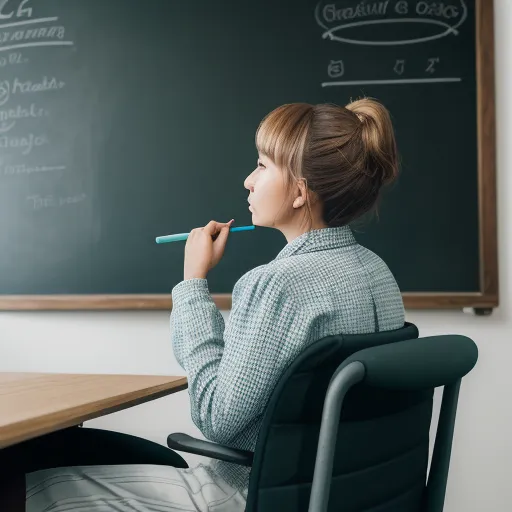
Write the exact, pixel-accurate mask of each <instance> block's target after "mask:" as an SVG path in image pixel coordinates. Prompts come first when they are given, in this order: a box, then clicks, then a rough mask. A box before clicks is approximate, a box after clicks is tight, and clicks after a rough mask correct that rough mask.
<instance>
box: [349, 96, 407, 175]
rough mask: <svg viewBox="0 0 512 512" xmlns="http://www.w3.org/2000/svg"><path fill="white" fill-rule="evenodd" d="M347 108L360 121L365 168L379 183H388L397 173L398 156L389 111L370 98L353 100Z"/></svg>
mask: <svg viewBox="0 0 512 512" xmlns="http://www.w3.org/2000/svg"><path fill="white" fill-rule="evenodd" d="M346 108H347V109H348V110H350V111H352V112H353V113H354V114H355V115H356V116H357V118H358V119H359V121H360V122H361V125H362V130H361V134H362V139H363V145H364V147H365V149H366V156H367V161H368V166H367V169H368V171H369V172H371V173H372V174H374V175H375V176H376V177H378V178H379V179H380V180H381V182H382V184H389V183H391V182H392V181H394V180H395V179H396V177H397V175H398V156H397V149H396V142H395V137H394V132H393V125H392V123H391V117H390V115H389V111H388V110H387V109H386V107H384V105H382V103H380V102H378V101H376V100H374V99H371V98H362V99H359V100H356V101H353V102H351V103H349V104H348V105H347V106H346Z"/></svg>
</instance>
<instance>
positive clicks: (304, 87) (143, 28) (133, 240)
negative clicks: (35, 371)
mask: <svg viewBox="0 0 512 512" xmlns="http://www.w3.org/2000/svg"><path fill="white" fill-rule="evenodd" d="M485 4H486V5H487V6H490V7H486V6H482V5H481V4H480V2H478V1H476V2H475V0H446V1H443V2H432V1H418V0H407V1H404V0H401V1H399V0H388V1H366V0H362V1H359V2H356V1H352V0H345V1H338V2H325V1H320V2H318V1H309V0H281V1H280V2H276V1H275V0H256V1H252V2H244V1H240V0H236V1H235V0H224V1H222V2H212V1H210V0H196V1H194V2H183V1H177V0H168V1H161V0H144V2H142V1H141V0H44V1H43V0H25V1H7V2H4V1H0V180H1V187H0V232H1V236H2V242H3V243H2V251H1V252H0V294H1V296H3V300H2V301H1V303H0V306H1V307H4V308H10V307H11V306H12V307H16V308H21V309H23V308H24V307H30V308H32V307H45V305H46V306H48V304H50V303H49V302H48V300H51V297H53V298H55V297H57V298H59V300H60V302H58V303H60V304H63V303H66V304H67V306H66V307H73V305H77V307H87V299H88V297H89V298H91V297H94V300H96V301H97V300H98V297H99V296H104V297H116V300H117V304H118V305H120V307H123V297H124V296H126V297H134V296H139V295H140V296H145V297H146V298H148V297H149V298H148V300H146V301H143V302H142V303H141V302H138V303H137V304H138V306H137V307H156V306H155V305H156V304H160V305H161V304H162V302H161V301H160V302H159V301H158V297H160V296H162V297H168V294H169V293H170V290H171V288H172V287H173V286H174V285H175V284H176V283H178V282H179V281H180V280H181V279H182V270H183V249H184V244H183V243H174V244H167V245H165V246H164V245H157V244H155V237H156V236H159V235H165V234H170V233H175V232H184V231H188V230H190V229H192V228H194V227H197V226H201V225H204V224H206V223H207V222H208V221H209V220H211V219H216V220H220V221H224V220H226V221H227V220H229V219H231V218H234V219H235V220H236V224H237V225H244V224H250V223H251V216H250V212H249V211H248V209H247V194H248V192H247V191H246V190H245V189H244V187H243V181H244V179H245V177H246V176H247V175H248V174H249V173H250V172H251V171H252V170H253V168H254V165H255V162H256V157H257V155H256V151H255V147H254V133H255V130H256V128H257V126H258V123H259V121H260V120H261V118H262V117H263V116H264V115H265V114H266V113H267V112H269V111H270V110H272V109H273V108H275V107H277V106H278V105H280V104H283V103H288V102H295V101H305V102H310V103H320V102H334V103H338V104H345V103H347V102H349V101H350V100H351V99H355V98H357V97H360V96H363V95H366V96H372V97H375V98H377V99H379V100H380V101H382V102H383V103H384V104H385V105H386V106H387V107H388V108H389V110H390V111H391V114H392V117H393V122H394V125H395V129H396V136H397V141H398V146H399V151H400V157H401V175H400V178H399V180H398V182H397V184H396V185H395V186H394V187H393V188H392V189H390V190H389V192H388V193H387V194H386V196H385V198H384V200H383V203H382V206H381V208H380V214H379V218H378V219H374V220H372V221H370V222H368V223H365V224H363V225H358V226H357V227H355V229H356V231H355V234H356V237H357V238H358V240H359V241H360V242H361V243H362V244H364V245H366V246H367V247H369V248H370V249H372V250H374V251H375V252H377V253H378V254H379V255H381V256H382V257H383V258H384V259H385V261H386V262H387V263H388V264H389V266H390V268H391V270H392V271H393V273H394V274H395V276H396V278H397V281H398V283H399V285H400V287H401V289H402V290H403V292H404V294H405V295H406V296H410V297H411V298H410V299H408V300H410V301H411V302H410V304H411V306H412V307H414V306H415V305H417V306H419V305H420V304H423V305H424V306H425V307H431V306H436V305H438V306H439V305H441V306H453V305H456V306H464V305H467V306H471V305H480V306H486V305H487V306H493V305H496V304H497V286H496V285H495V281H496V274H497V268H496V267H495V261H494V256H495V247H494V246H493V247H491V248H490V249H489V248H488V249H487V250H483V249H482V244H483V243H484V241H485V240H483V239H482V236H487V237H489V236H490V238H488V239H487V243H491V244H492V242H493V241H494V244H495V238H493V229H494V224H493V222H494V219H493V215H494V212H493V207H492V205H490V206H489V204H488V202H487V203H484V201H489V199H492V197H493V196H492V193H493V186H494V182H493V179H494V167H493V162H494V160H493V157H492V152H493V151H494V148H493V147H492V144H493V143H494V139H493V138H494V132H493V131H492V130H493V121H494V118H493V115H494V112H493V107H494V103H493V97H494V96H493V93H492V70H493V68H492V44H489V42H488V41H487V43H486V40H484V38H483V36H481V35H479V31H478V27H479V23H480V24H482V23H490V24H491V25H490V30H491V35H490V37H491V43H492V20H489V19H488V18H489V12H490V15H491V18H492V2H485ZM489 9H490V10H489ZM479 37H480V39H479ZM485 45H487V46H485ZM482 48H487V50H486V51H488V52H490V54H488V55H489V59H488V60H486V61H485V66H486V67H485V68H483V67H481V68H479V67H478V62H479V58H480V57H479V55H480V53H481V51H483V50H482ZM480 61H481V63H483V61H484V59H480ZM482 65H483V64H482ZM482 73H486V75H485V76H483V77H482ZM486 77H487V78H486ZM484 86H485V87H488V94H486V97H485V98H482V97H481V96H482V90H483V89H482V88H483V87H484ZM479 87H480V89H479ZM483 102H487V103H483ZM485 109H487V112H488V113H487V121H488V122H487V125H486V126H487V130H486V131H485V133H483V130H479V127H481V126H483V125H482V117H481V116H482V112H483V110H485ZM489 130H490V132H489ZM479 133H480V136H479ZM483 137H486V139H485V140H484V139H483ZM486 141H487V142H486ZM484 143H485V147H484ZM489 144H491V147H489ZM482 155H484V156H483V157H482ZM486 155H487V156H486ZM485 184H487V185H485ZM483 186H487V188H486V189H485V190H487V193H486V194H483V192H482V190H483V189H482V187H483ZM482 210H484V211H485V212H484V213H485V217H484V216H483V214H482ZM483 223H485V225H486V226H487V227H488V229H487V230H484V229H483ZM484 232H485V233H487V234H485V235H483V233H484ZM284 244H285V239H284V237H283V236H282V235H281V234H280V233H278V232H275V231H273V230H270V229H265V228H261V229H257V230H256V231H255V232H249V233H240V234H237V235H235V236H232V237H231V239H230V242H229V246H228V248H227V251H226V254H225V257H224V259H223V260H222V262H221V263H220V264H219V266H218V267H217V268H216V269H214V270H213V271H212V272H211V274H210V276H209V283H210V289H211V291H212V292H213V293H214V294H229V293H231V290H232V287H233V285H234V283H235V282H236V280H237V279H238V278H239V277H240V276H241V275H242V274H243V273H244V272H246V271H247V270H249V269H250V268H252V267H254V266H256V265H261V264H264V263H267V262H268V261H269V260H271V259H272V258H274V257H275V255H276V254H277V252H278V251H279V250H280V249H281V248H282V247H283V246H284ZM484 274H485V275H484ZM486 276H487V277H488V279H487V280H486ZM161 294H162V295H161ZM38 297H39V298H40V300H38ZM443 297H444V299H443ZM153 299H154V300H153ZM91 300H92V299H91ZM27 301H30V304H31V306H27V304H28V302H27ZM45 301H47V302H45ZM155 301H156V302H155ZM107 302H108V301H107ZM107 302H106V303H107ZM34 304H35V306H34ZM127 304H128V303H124V305H125V306H126V305H127ZM49 307H52V306H51V305H50V306H49ZM106 307H108V306H106Z"/></svg>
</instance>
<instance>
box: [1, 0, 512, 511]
mask: <svg viewBox="0 0 512 512" xmlns="http://www.w3.org/2000/svg"><path fill="white" fill-rule="evenodd" d="M495 5H496V57H497V118H498V185H499V187H498V196H499V197H498V200H499V205H498V210H499V214H498V218H499V240H500V248H499V255H500V274H501V275H500V278H501V279H500V285H501V307H500V308H499V309H498V310H496V311H495V312H494V314H493V315H492V316H490V317H475V316H471V315H468V314H465V313H462V312H460V311H451V312H450V311H422V312H418V311H409V312H408V320H410V321H412V322H414V323H416V324H417V325H418V326H419V328H420V331H421V334H422V335H430V334H437V333H446V332H453V333H461V334H465V335H467V336H470V337H471V338H473V339H474V340H475V341H476V342H477V343H478V347H479V350H480V359H479V363H478V365H477V367H476V369H475V370H474V371H473V372H472V374H471V375H470V376H469V377H468V378H467V379H466V380H465V382H464V384H463V388H462V391H461V397H460V406H459V412H458V423H457V430H456V438H455V443H454V451H453V458H452V466H451V476H450V481H449V488H448V494H447V507H446V511H447V512H482V511H489V512H505V511H506V510H512V485H511V482H510V474H511V473H510V467H511V466H512V439H511V435H512V434H511V433H512V400H511V399H510V395H509V392H510V390H511V389H512V373H509V368H510V363H511V362H512V312H511V307H512V264H511V263H510V260H511V259H512V178H511V176H510V169H511V168H512V146H508V147H507V146H506V143H507V141H510V139H511V136H512V100H511V99H510V96H509V91H511V90H512V67H511V66H510V63H512V36H511V30H510V27H512V3H511V1H510V0H495ZM442 121H443V120H440V122H442ZM444 121H445V122H453V123H454V126H456V114H455V113H452V114H450V116H449V117H448V118H447V119H446V120H444ZM0 325H1V331H2V341H1V352H0V353H1V359H0V371H45V372H85V373H91V372H96V373H148V374H183V372H182V371H181V369H180V368H179V367H178V365H177V364H176V362H175V360H174V357H173V354H172V350H171V345H170V340H169V323H168V314H167V313H164V312H136V313H135V312H121V313H82V312H77V313H3V314H1V315H0ZM509 375H510V376H509ZM90 424H91V425H95V426H101V427H105V428H112V429H115V430H119V431H124V432H129V433H133V434H137V435H141V436H143V437H147V438H149V439H153V440H155V441H158V442H161V443H162V444H165V439H166V436H167V434H168V433H170V432H174V431H186V432H189V433H192V434H197V433H198V432H197V430H196V429H195V427H194V426H193V425H192V423H191V421H190V419H189V406H188V400H187V395H186V393H180V394H178V395H174V396H171V397H166V398H162V399H159V400H157V401H155V402H152V403H148V404H145V405H142V406H139V407H136V408H133V409H131V410H128V411H123V412H119V413H116V414H113V415H110V416H107V417H104V418H101V419H99V420H95V421H93V422H90ZM188 459H189V461H191V462H194V461H196V460H198V458H188Z"/></svg>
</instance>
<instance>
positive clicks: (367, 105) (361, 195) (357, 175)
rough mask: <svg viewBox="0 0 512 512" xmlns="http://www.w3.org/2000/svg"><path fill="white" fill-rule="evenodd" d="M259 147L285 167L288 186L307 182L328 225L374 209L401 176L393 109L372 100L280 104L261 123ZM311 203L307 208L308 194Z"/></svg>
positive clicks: (258, 139)
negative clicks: (343, 104)
mask: <svg viewBox="0 0 512 512" xmlns="http://www.w3.org/2000/svg"><path fill="white" fill-rule="evenodd" d="M256 147H257V149H258V151H259V152H260V153H261V154H263V155H265V156H267V157H268V158H270V159H271V160H272V161H273V162H274V163H275V164H276V165H277V166H278V167H281V168H282V169H285V170H286V171H287V172H286V177H287V181H288V183H289V184H291V183H292V180H300V179H304V180H305V181H306V185H307V187H308V189H309V190H311V191H312V192H314V193H315V194H316V195H317V197H318V198H319V199H320V200H321V201H322V203H323V220H324V221H325V222H326V223H327V225H328V226H329V227H336V226H343V225H345V224H348V223H350V222H351V221H353V220H355V219H356V218H358V217H360V216H361V215H363V214H365V213H367V212H369V211H371V210H372V209H374V207H375V206H376V204H377V202H378V199H379V197H380V192H381V189H382V187H383V186H384V185H387V184H389V183H391V182H392V181H394V179H395V178H396V176H397V174H398V158H397V149H396V142H395V136H394V131H393V126H392V123H391V118H390V115H389V112H388V110H387V109H386V108H385V107H384V106H383V105H382V104H381V103H379V102H378V101H376V100H373V99H370V98H363V99H360V100H357V101H353V102H352V103H349V104H348V105H346V106H345V107H342V106H338V105H332V104H320V105H310V104H308V103H291V104H287V105H282V106H281V107H278V108H276V109H275V110H273V111H272V112H270V113H269V114H268V115H267V116H266V117H265V118H264V119H263V120H262V122H261V123H260V126H259V127H258V131H257V132H256ZM307 204H308V208H309V207H310V205H309V197H308V203H307Z"/></svg>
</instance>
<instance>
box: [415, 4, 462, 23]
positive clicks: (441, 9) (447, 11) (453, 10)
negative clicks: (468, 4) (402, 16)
mask: <svg viewBox="0 0 512 512" xmlns="http://www.w3.org/2000/svg"><path fill="white" fill-rule="evenodd" d="M416 14H419V15H420V16H439V17H441V18H444V19H446V20H451V19H453V18H457V17H458V16H459V15H460V10H459V9H458V8H457V6H455V5H446V4H444V3H443V2H418V3H417V4H416Z"/></svg>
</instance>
